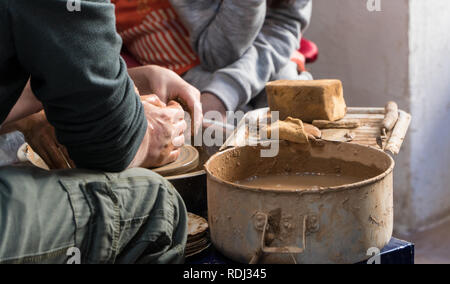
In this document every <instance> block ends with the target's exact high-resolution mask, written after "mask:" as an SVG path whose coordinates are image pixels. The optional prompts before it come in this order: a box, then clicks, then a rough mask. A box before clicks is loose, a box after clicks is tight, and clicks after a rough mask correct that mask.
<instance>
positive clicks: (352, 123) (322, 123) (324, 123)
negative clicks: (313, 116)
mask: <svg viewBox="0 0 450 284" xmlns="http://www.w3.org/2000/svg"><path fill="white" fill-rule="evenodd" d="M312 124H313V125H314V126H315V127H317V128H319V129H354V128H358V127H360V126H361V124H360V123H359V121H357V120H343V121H342V120H341V121H328V120H314V121H313V123H312Z"/></svg>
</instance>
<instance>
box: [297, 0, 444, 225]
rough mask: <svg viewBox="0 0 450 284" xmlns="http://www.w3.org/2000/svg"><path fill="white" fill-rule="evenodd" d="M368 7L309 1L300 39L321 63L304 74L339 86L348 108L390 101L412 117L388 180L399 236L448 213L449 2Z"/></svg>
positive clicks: (391, 0)
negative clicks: (312, 48) (340, 83)
mask: <svg viewBox="0 0 450 284" xmlns="http://www.w3.org/2000/svg"><path fill="white" fill-rule="evenodd" d="M410 2H411V3H410ZM366 3H367V1H366V0H313V6H314V7H313V16H312V23H311V25H310V28H309V29H308V30H307V32H306V34H305V36H306V37H308V38H310V39H312V40H313V41H315V42H316V43H317V44H318V45H319V49H320V56H319V61H318V62H317V63H315V64H313V65H311V66H310V67H309V68H310V70H311V71H312V73H313V75H314V76H315V77H316V78H339V79H341V80H342V81H343V83H344V91H345V97H346V100H347V102H348V105H349V106H384V104H385V103H386V102H387V101H388V100H395V101H397V102H398V103H399V106H400V107H401V108H402V109H404V110H406V111H410V112H412V115H413V122H412V127H411V130H410V135H408V137H407V139H406V142H405V144H404V146H403V148H402V152H401V153H400V155H399V156H397V157H396V163H397V165H396V168H395V177H394V178H395V196H394V198H395V210H396V211H395V224H396V226H395V229H396V231H397V232H401V233H405V232H407V231H412V230H415V229H417V228H419V227H422V226H425V225H427V224H430V223H431V222H433V221H436V220H438V219H440V218H442V217H443V216H445V215H448V213H450V194H448V193H450V192H449V188H450V181H449V176H450V171H449V166H450V165H449V159H450V157H449V155H450V154H449V150H448V149H449V147H448V145H449V142H450V139H449V134H448V133H449V131H448V130H446V129H445V127H444V126H446V125H450V121H449V119H450V115H449V114H448V111H449V110H450V102H449V97H450V83H449V82H450V79H447V77H448V76H450V72H449V71H450V70H449V68H450V53H449V39H450V32H449V31H448V28H449V27H450V25H449V24H450V20H449V18H450V16H449V15H450V13H449V12H450V1H448V0H381V3H382V11H380V12H369V11H368V10H367V7H366ZM423 14H425V15H426V16H425V17H423V16H422V15H423ZM425 41H428V42H432V43H433V44H431V45H429V46H425V45H424V44H423V42H425ZM443 132H444V133H443ZM436 137H440V138H441V139H440V140H437V141H436Z"/></svg>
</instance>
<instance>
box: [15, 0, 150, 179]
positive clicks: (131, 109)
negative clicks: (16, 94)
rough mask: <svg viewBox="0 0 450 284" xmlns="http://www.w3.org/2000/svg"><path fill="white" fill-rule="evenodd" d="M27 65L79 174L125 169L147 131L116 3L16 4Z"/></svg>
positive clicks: (57, 0) (51, 0)
mask: <svg viewBox="0 0 450 284" xmlns="http://www.w3.org/2000/svg"><path fill="white" fill-rule="evenodd" d="M8 1H9V7H8V17H9V25H10V29H11V30H12V35H13V41H14V47H15V52H16V56H17V59H18V62H19V64H20V65H21V66H22V68H23V69H24V70H25V71H26V73H27V74H29V76H30V77H31V86H32V89H33V91H34V93H35V94H36V96H37V98H38V99H39V100H40V101H42V103H43V105H44V108H45V111H46V113H47V117H48V120H49V122H50V123H51V124H52V125H53V126H54V127H55V129H56V134H57V137H58V140H59V142H60V143H61V144H63V145H65V146H66V147H67V149H68V151H69V154H70V156H71V158H72V159H73V160H74V162H75V163H76V165H77V167H79V168H89V169H97V170H104V171H121V170H123V169H125V168H126V167H127V166H128V165H129V164H130V163H131V161H132V159H133V158H134V156H135V154H136V152H137V150H138V148H139V146H140V144H141V142H142V139H143V136H144V133H145V131H146V128H147V124H146V120H145V117H144V113H143V108H142V105H141V103H140V99H139V97H138V96H137V95H136V93H135V92H134V89H133V84H132V81H131V79H130V78H129V77H128V74H127V69H126V65H125V63H124V61H123V60H122V59H121V57H120V49H121V45H122V42H121V39H120V37H119V36H118V34H117V32H116V30H115V17H114V6H113V5H112V4H111V3H110V1H109V0H81V1H80V2H81V6H80V8H81V11H73V12H70V11H69V9H68V8H67V5H68V4H67V3H68V1H67V0H32V1H30V0H8Z"/></svg>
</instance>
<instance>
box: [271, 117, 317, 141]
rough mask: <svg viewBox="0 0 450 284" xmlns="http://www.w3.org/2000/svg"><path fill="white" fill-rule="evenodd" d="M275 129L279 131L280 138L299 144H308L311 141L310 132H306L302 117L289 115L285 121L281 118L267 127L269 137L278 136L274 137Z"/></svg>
mask: <svg viewBox="0 0 450 284" xmlns="http://www.w3.org/2000/svg"><path fill="white" fill-rule="evenodd" d="M274 131H278V133H279V137H278V138H279V140H286V141H290V142H294V143H298V144H306V143H308V142H309V140H308V134H307V133H306V131H305V127H304V125H303V122H302V121H301V120H300V119H296V118H292V117H288V118H287V119H286V120H284V121H282V120H279V121H277V122H275V123H273V124H271V125H269V126H268V127H267V134H268V138H271V139H275V138H276V137H272V136H273V134H274ZM275 136H276V135H275Z"/></svg>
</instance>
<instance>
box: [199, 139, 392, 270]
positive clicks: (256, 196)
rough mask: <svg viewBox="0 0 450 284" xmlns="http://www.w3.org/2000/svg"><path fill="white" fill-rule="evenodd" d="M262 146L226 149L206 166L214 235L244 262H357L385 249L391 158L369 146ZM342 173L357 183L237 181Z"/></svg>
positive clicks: (389, 232) (218, 245)
mask: <svg viewBox="0 0 450 284" xmlns="http://www.w3.org/2000/svg"><path fill="white" fill-rule="evenodd" d="M261 149H263V147H262V146H255V147H251V146H246V147H238V148H231V149H228V150H226V151H224V152H221V153H217V154H216V155H214V156H213V157H211V159H210V160H209V161H208V162H207V163H206V165H205V167H206V171H207V190H208V211H209V212H208V215H209V223H210V230H211V239H212V242H213V243H214V245H215V247H216V248H217V249H218V250H219V251H221V252H222V253H223V254H224V255H225V256H227V257H229V258H231V259H233V260H235V261H238V262H242V263H356V262H360V261H363V260H365V259H368V258H369V257H370V256H368V251H372V250H373V249H374V248H378V249H382V248H383V247H384V246H385V245H386V244H387V243H388V242H389V240H390V238H391V236H392V230H393V168H394V160H393V159H392V158H391V157H390V156H389V155H387V154H386V153H384V152H382V151H379V150H377V149H375V148H372V147H368V146H361V145H357V144H349V143H336V142H325V141H321V142H320V143H315V144H314V145H311V146H310V147H305V146H300V145H294V144H290V143H287V142H281V144H280V152H279V155H278V156H276V157H274V158H262V157H260V150H261ZM287 170H289V171H305V172H307V171H309V172H340V173H343V174H345V173H349V172H350V171H351V172H352V173H353V174H355V173H357V174H358V175H360V176H361V182H358V183H354V184H350V185H345V186H338V187H330V188H317V187H316V188H311V189H307V190H280V189H273V190H267V189H259V188H253V187H248V186H243V185H239V184H236V183H235V181H236V180H242V179H245V178H247V177H251V176H255V175H264V174H270V173H273V172H280V171H287Z"/></svg>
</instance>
